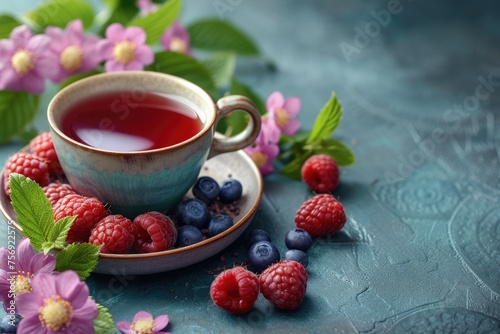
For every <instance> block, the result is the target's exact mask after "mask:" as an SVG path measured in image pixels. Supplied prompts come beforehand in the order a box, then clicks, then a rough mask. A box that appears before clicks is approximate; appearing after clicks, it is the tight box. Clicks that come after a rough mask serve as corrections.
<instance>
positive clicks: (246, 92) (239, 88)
mask: <svg viewBox="0 0 500 334" xmlns="http://www.w3.org/2000/svg"><path fill="white" fill-rule="evenodd" d="M228 94H231V95H243V96H246V97H248V98H249V99H250V100H252V102H253V103H254V104H255V106H256V107H257V109H258V110H259V112H260V114H261V115H264V114H265V113H266V112H267V110H266V105H265V104H264V101H262V99H261V98H260V97H259V96H258V95H257V94H256V93H255V92H254V91H253V90H252V89H250V87H248V86H246V85H245V84H243V83H241V82H239V81H238V80H236V79H235V78H233V79H232V80H231V87H230V88H229V92H228Z"/></svg>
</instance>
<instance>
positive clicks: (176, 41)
mask: <svg viewBox="0 0 500 334" xmlns="http://www.w3.org/2000/svg"><path fill="white" fill-rule="evenodd" d="M170 50H172V51H175V52H179V53H186V51H187V44H186V42H184V41H183V40H182V39H181V38H179V37H174V38H172V41H171V42H170Z"/></svg>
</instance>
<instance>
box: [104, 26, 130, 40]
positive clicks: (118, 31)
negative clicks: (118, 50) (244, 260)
mask: <svg viewBox="0 0 500 334" xmlns="http://www.w3.org/2000/svg"><path fill="white" fill-rule="evenodd" d="M106 38H107V39H108V40H109V41H111V42H114V43H116V42H121V41H124V40H125V28H124V27H123V26H122V25H121V24H119V23H113V24H111V25H109V26H108V28H107V29H106Z"/></svg>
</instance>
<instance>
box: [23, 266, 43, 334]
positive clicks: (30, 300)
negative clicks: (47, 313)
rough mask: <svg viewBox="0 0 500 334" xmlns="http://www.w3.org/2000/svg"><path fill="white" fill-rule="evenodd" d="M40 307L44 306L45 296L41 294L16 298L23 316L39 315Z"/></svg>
mask: <svg viewBox="0 0 500 334" xmlns="http://www.w3.org/2000/svg"><path fill="white" fill-rule="evenodd" d="M49 276H50V275H49ZM35 278H36V277H35ZM32 282H33V281H32ZM32 286H33V285H32ZM40 305H43V296H41V295H40V294H39V293H36V292H31V293H22V294H19V295H18V296H16V307H17V312H18V313H19V314H21V315H23V316H28V315H29V314H32V313H38V310H39V309H40ZM23 320H24V319H23ZM39 323H40V322H39ZM20 333H26V332H20Z"/></svg>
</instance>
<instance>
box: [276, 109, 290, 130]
mask: <svg viewBox="0 0 500 334" xmlns="http://www.w3.org/2000/svg"><path fill="white" fill-rule="evenodd" d="M289 120H290V117H288V113H287V112H286V110H285V109H283V108H280V109H278V110H277V111H276V124H278V126H279V127H280V128H283V127H285V126H286V125H287V124H288V121H289Z"/></svg>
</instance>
